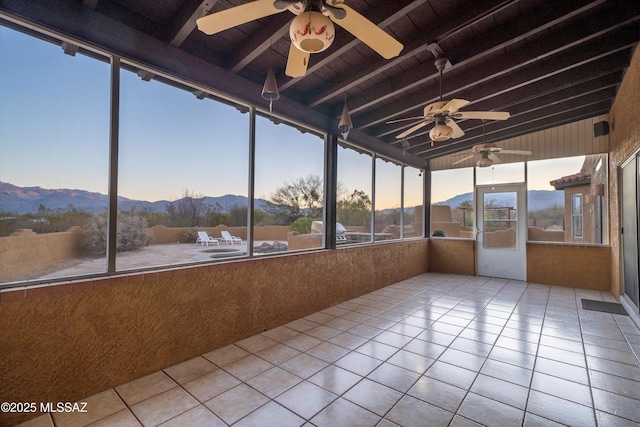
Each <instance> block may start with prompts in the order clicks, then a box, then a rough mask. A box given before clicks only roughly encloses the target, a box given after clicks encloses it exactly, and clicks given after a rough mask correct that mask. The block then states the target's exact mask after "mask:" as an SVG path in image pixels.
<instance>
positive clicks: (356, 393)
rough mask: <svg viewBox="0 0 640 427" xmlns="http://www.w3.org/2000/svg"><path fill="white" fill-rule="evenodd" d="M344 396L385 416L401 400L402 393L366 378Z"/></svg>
mask: <svg viewBox="0 0 640 427" xmlns="http://www.w3.org/2000/svg"><path fill="white" fill-rule="evenodd" d="M342 397H344V398H345V399H347V400H350V401H351V402H353V403H355V404H357V405H360V406H362V407H363V408H366V409H368V410H370V411H371V412H373V413H374V414H378V415H380V416H383V415H384V414H386V413H387V411H389V409H391V408H392V407H393V405H395V403H396V402H397V401H398V400H400V398H401V397H402V393H400V392H399V391H396V390H393V389H392V388H389V387H387V386H384V385H382V384H378V383H376V382H373V381H371V380H368V379H366V378H365V379H364V380H362V381H360V382H359V383H358V384H356V385H355V386H354V387H353V388H352V389H351V390H349V391H348V392H346V393H345V394H344V395H343V396H342Z"/></svg>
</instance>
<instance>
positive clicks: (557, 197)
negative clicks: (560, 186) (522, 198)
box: [434, 190, 564, 211]
mask: <svg viewBox="0 0 640 427" xmlns="http://www.w3.org/2000/svg"><path fill="white" fill-rule="evenodd" d="M491 197H492V199H493V200H495V201H496V203H497V204H500V196H499V195H494V196H491ZM507 197H509V196H507ZM472 200H473V193H464V194H458V195H457V196H454V197H452V198H450V199H448V200H445V201H443V202H438V203H434V204H436V205H449V206H451V207H456V206H458V205H460V204H461V203H463V202H467V201H472ZM556 205H557V206H560V207H564V191H562V190H531V191H527V208H528V210H530V211H537V210H540V209H545V208H549V207H553V206H556Z"/></svg>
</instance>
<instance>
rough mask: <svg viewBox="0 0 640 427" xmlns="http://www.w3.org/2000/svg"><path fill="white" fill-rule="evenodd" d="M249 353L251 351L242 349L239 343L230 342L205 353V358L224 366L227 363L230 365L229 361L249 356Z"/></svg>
mask: <svg viewBox="0 0 640 427" xmlns="http://www.w3.org/2000/svg"><path fill="white" fill-rule="evenodd" d="M249 354H251V353H249V352H248V351H246V350H243V349H241V348H240V347H238V346H237V345H235V344H229V345H227V346H225V347H222V348H219V349H217V350H213V351H211V352H209V353H207V354H205V355H204V358H205V359H207V360H209V361H210V362H212V363H215V364H216V365H218V366H220V367H223V366H225V365H228V364H229V363H233V362H235V361H236V360H240V359H242V358H244V357H247V356H248V355H249Z"/></svg>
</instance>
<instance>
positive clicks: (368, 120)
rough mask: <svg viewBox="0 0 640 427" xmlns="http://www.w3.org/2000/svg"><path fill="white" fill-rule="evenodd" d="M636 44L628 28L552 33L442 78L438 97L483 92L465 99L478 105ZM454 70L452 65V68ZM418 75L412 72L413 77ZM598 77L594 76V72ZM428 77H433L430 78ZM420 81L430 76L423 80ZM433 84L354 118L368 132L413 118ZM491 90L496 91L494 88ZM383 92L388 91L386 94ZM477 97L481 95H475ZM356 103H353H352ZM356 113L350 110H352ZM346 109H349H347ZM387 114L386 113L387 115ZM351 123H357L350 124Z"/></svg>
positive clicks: (428, 100) (429, 99) (632, 29)
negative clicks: (603, 33)
mask: <svg viewBox="0 0 640 427" xmlns="http://www.w3.org/2000/svg"><path fill="white" fill-rule="evenodd" d="M636 42H637V34H636V27H635V26H628V27H623V28H620V29H617V30H616V31H613V32H611V33H610V34H607V35H606V37H601V38H600V39H597V38H595V37H592V36H591V35H589V36H587V37H584V38H581V39H578V40H575V39H572V38H568V39H567V38H564V39H563V38H559V37H557V34H551V35H550V36H549V37H548V38H546V39H544V40H539V41H538V43H531V44H529V45H527V47H526V48H525V47H523V48H521V49H517V50H515V51H514V52H512V53H511V54H509V55H506V57H505V58H504V60H502V61H487V62H484V63H482V64H481V65H479V66H477V67H474V68H473V69H472V70H473V72H468V73H464V74H462V75H458V76H456V77H455V78H453V79H447V78H446V76H445V77H444V80H443V97H444V98H445V99H448V98H452V97H461V98H464V97H465V96H468V95H469V94H474V93H473V92H470V91H472V90H474V89H475V90H476V91H481V92H484V93H485V95H484V96H482V97H477V98H471V97H469V98H466V99H470V100H471V101H472V103H475V102H480V101H482V99H486V98H490V97H493V96H497V95H502V94H504V93H507V92H509V91H512V90H514V89H517V88H518V87H521V86H526V85H528V84H531V83H533V82H535V81H537V80H541V79H545V78H549V77H551V76H553V75H555V74H560V73H563V72H565V71H568V70H571V69H574V68H578V67H580V66H581V65H583V64H586V63H589V62H593V61H596V60H598V59H599V58H601V57H603V56H607V55H610V54H611V53H615V52H617V51H621V50H625V49H627V48H629V47H630V46H633V45H635V43H636ZM454 67H455V65H454ZM421 72H423V71H422V70H421V69H419V68H418V69H415V70H414V73H412V74H418V73H421ZM595 74H597V72H595ZM430 77H432V76H430ZM415 78H416V79H417V80H419V77H418V76H416V77H415ZM422 80H423V81H427V80H429V78H424V79H422ZM431 83H432V84H433V86H434V90H433V92H434V95H435V96H432V97H428V96H425V94H424V90H421V91H420V92H416V93H414V94H413V95H409V96H407V95H405V96H403V97H402V98H401V100H400V101H398V102H394V103H393V104H392V105H388V103H386V104H384V103H383V104H380V107H379V108H377V109H376V110H373V111H371V112H370V113H368V114H366V115H360V116H358V120H357V127H359V128H367V127H371V126H374V125H377V124H383V123H385V122H386V121H388V120H391V119H397V118H401V117H402V116H403V115H406V116H416V115H421V114H422V107H424V106H425V105H427V104H429V103H431V102H434V101H437V100H438V97H437V95H436V93H437V90H436V88H435V85H436V82H433V80H432V81H431ZM496 88H500V90H497V89H496ZM381 90H385V93H390V91H389V90H386V89H382V88H381ZM474 95H476V96H478V95H480V93H478V92H476V93H475V94H474ZM351 102H352V103H356V101H351ZM354 109H355V108H354ZM350 110H351V108H350ZM390 112H391V113H390ZM352 114H354V113H353V112H352ZM354 123H356V121H354Z"/></svg>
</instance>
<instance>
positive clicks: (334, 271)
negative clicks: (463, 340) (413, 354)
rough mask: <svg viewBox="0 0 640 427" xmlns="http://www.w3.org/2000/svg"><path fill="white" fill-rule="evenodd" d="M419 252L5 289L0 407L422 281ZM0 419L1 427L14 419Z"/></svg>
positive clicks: (386, 250)
mask: <svg viewBox="0 0 640 427" xmlns="http://www.w3.org/2000/svg"><path fill="white" fill-rule="evenodd" d="M428 245H429V241H428V240H427V239H417V240H411V241H406V242H392V243H382V244H375V245H367V246H361V247H351V248H341V249H336V250H322V251H317V252H311V253H305V254H295V255H294V254H290V255H284V256H275V257H264V258H260V259H251V260H241V261H233V262H226V263H220V264H214V265H208V266H201V267H195V266H194V267H188V268H180V269H174V270H166V271H161V272H152V273H146V274H136V275H129V276H119V277H113V278H104V279H100V280H94V281H92V282H91V281H89V282H77V283H69V282H67V283H62V284H58V285H56V286H49V287H33V288H27V289H14V290H11V291H7V290H3V292H1V293H0V324H1V325H2V330H3V332H2V334H0V360H2V364H1V365H0V384H1V385H2V386H1V387H0V401H22V402H32V401H35V402H49V401H52V402H57V401H76V400H78V399H81V398H83V397H86V396H90V395H93V394H95V393H97V392H100V391H102V390H105V389H108V388H110V387H114V386H116V385H119V384H123V383H126V382H128V381H130V380H133V379H135V378H138V377H141V376H144V375H147V374H149V373H151V372H154V371H157V370H159V369H162V368H165V367H168V366H171V365H173V364H175V363H178V362H180V361H183V360H187V359H189V358H192V357H195V356H197V355H200V354H203V353H206V352H208V351H211V350H213V349H215V348H218V347H221V346H224V345H226V344H228V343H231V342H234V341H237V340H240V339H242V338H245V337H248V336H251V335H253V334H256V333H259V332H262V331H264V330H266V329H269V328H273V327H275V326H278V325H281V324H284V323H287V322H289V321H291V320H294V319H297V318H300V317H303V316H305V315H307V314H310V313H313V312H315V311H318V310H321V309H323V308H325V307H328V306H331V305H334V304H337V303H339V302H341V301H345V300H347V299H350V298H353V297H355V296H358V295H361V294H364V293H366V292H370V291H372V290H375V289H378V288H380V287H383V286H385V285H388V284H391V283H394V282H397V281H400V280H403V279H407V278H409V277H413V276H415V275H418V274H421V273H424V272H427V271H428V266H429V260H428ZM0 417H2V418H0V425H6V424H12V423H13V422H15V421H17V420H18V418H17V415H16V414H0ZM20 419H24V418H20Z"/></svg>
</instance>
